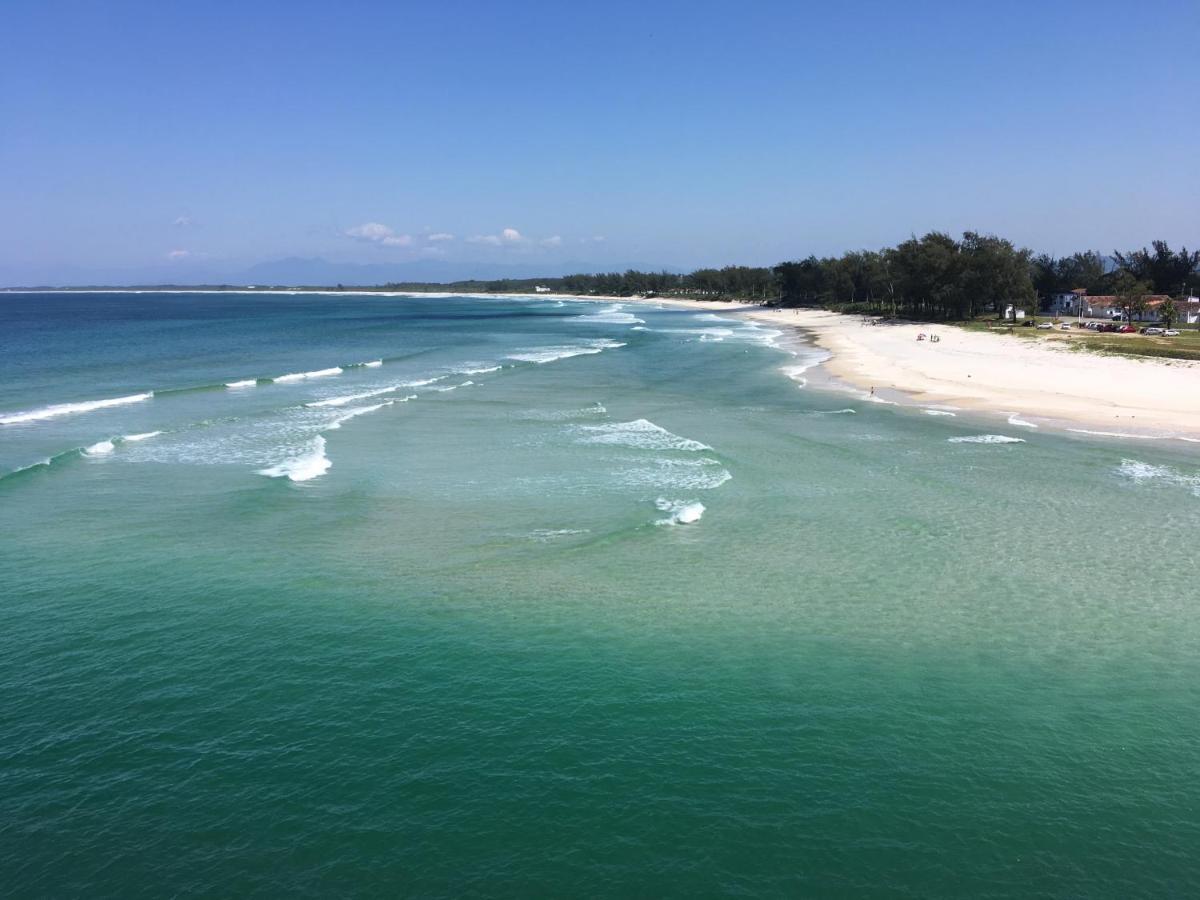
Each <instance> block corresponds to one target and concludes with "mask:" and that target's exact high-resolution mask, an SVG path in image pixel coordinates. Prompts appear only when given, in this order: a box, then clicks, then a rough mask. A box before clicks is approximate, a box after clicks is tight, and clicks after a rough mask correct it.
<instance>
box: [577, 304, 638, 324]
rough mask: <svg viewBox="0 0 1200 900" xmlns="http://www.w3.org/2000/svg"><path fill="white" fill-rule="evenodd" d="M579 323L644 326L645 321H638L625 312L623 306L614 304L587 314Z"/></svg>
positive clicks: (635, 317)
mask: <svg viewBox="0 0 1200 900" xmlns="http://www.w3.org/2000/svg"><path fill="white" fill-rule="evenodd" d="M579 320H580V321H581V322H596V323H603V324H606V325H644V324H646V323H645V320H644V319H639V318H638V317H637V316H635V315H633V314H632V313H627V312H625V306H624V304H621V303H614V304H612V306H606V307H604V308H603V309H601V310H598V311H597V312H594V313H589V314H587V315H584V316H580V317H579Z"/></svg>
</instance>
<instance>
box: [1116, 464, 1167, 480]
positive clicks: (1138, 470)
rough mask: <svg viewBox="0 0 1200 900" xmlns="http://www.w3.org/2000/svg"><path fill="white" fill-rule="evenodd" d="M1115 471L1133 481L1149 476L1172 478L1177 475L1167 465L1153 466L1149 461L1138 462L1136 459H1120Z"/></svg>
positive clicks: (1145, 478) (1148, 477)
mask: <svg viewBox="0 0 1200 900" xmlns="http://www.w3.org/2000/svg"><path fill="white" fill-rule="evenodd" d="M1117 472H1118V474H1121V475H1124V476H1125V477H1126V478H1132V479H1133V480H1134V481H1145V480H1147V479H1150V478H1174V477H1175V476H1177V475H1178V473H1177V472H1176V471H1175V470H1174V469H1172V468H1170V467H1169V466H1154V465H1151V464H1150V463H1144V462H1138V461H1137V460H1136V459H1123V460H1121V465H1120V466H1118V467H1117Z"/></svg>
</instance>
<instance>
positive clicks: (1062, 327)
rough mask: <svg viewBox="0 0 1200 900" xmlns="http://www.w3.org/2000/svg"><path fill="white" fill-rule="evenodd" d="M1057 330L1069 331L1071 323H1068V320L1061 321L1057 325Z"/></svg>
mask: <svg viewBox="0 0 1200 900" xmlns="http://www.w3.org/2000/svg"><path fill="white" fill-rule="evenodd" d="M1058 330H1059V331H1070V330H1071V323H1070V322H1063V323H1062V324H1061V325H1059V326H1058Z"/></svg>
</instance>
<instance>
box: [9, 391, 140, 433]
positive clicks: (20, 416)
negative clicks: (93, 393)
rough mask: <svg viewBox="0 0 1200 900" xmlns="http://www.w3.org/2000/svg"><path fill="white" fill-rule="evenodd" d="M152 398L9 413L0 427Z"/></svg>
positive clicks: (123, 398)
mask: <svg viewBox="0 0 1200 900" xmlns="http://www.w3.org/2000/svg"><path fill="white" fill-rule="evenodd" d="M153 396H154V392H153V391H147V392H146V393H144V394H130V395H129V396H127V397H113V398H111V399H108V400H87V401H85V402H83V403H57V404H55V405H53V406H43V407H42V408H41V409H34V410H29V411H28V412H16V413H10V414H9V415H6V416H0V425H20V424H23V423H25V422H41V421H42V420H44V419H53V418H56V417H58V416H70V415H74V414H75V413H86V412H92V411H93V410H97V409H108V408H109V407H112V406H125V405H127V404H130V403H141V402H142V401H143V400H149V399H150V398H151V397H153Z"/></svg>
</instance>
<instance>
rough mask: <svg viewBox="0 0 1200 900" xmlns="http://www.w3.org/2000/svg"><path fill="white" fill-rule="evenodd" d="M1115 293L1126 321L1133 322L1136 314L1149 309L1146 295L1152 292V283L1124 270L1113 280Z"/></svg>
mask: <svg viewBox="0 0 1200 900" xmlns="http://www.w3.org/2000/svg"><path fill="white" fill-rule="evenodd" d="M1113 293H1114V294H1115V295H1116V297H1117V305H1118V306H1120V308H1121V314H1122V315H1123V316H1124V317H1125V321H1126V322H1132V321H1133V317H1134V316H1135V315H1137V314H1139V313H1142V312H1144V311H1145V310H1146V309H1147V305H1148V304H1147V300H1146V297H1147V295H1148V294H1149V293H1150V285H1149V284H1147V283H1146V282H1145V281H1142V280H1141V279H1139V278H1135V277H1134V276H1133V275H1132V274H1131V273H1130V272H1128V271H1124V270H1123V271H1121V272H1118V273H1117V276H1116V278H1115V279H1114V280H1113Z"/></svg>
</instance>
